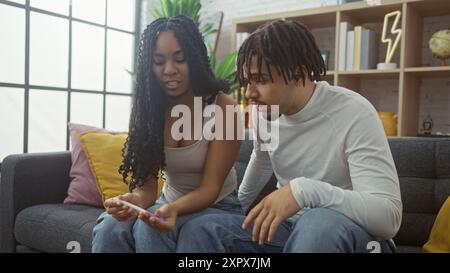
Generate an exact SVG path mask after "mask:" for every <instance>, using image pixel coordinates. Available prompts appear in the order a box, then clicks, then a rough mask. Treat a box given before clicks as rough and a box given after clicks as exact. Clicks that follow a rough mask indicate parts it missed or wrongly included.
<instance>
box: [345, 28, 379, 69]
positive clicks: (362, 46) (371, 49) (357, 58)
mask: <svg viewBox="0 0 450 273" xmlns="http://www.w3.org/2000/svg"><path fill="white" fill-rule="evenodd" d="M377 52H378V41H377V40H376V35H375V31H373V30H371V29H367V28H364V27H362V26H355V27H354V30H350V31H348V32H347V45H346V50H345V53H346V56H345V70H347V71H359V70H366V69H373V68H375V67H376V63H377ZM339 67H341V64H339Z"/></svg>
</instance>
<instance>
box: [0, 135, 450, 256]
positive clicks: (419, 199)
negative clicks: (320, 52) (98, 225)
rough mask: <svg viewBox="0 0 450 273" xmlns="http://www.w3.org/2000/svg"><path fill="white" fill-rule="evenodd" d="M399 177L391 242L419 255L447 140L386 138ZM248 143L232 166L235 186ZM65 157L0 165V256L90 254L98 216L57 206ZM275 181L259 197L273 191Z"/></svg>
mask: <svg viewBox="0 0 450 273" xmlns="http://www.w3.org/2000/svg"><path fill="white" fill-rule="evenodd" d="M389 144H390V146H391V150H392V153H393V155H394V160H395V163H396V166H397V170H398V173H399V176H400V183H401V192H402V200H403V219H402V225H401V228H400V231H399V232H398V234H397V235H396V237H395V238H394V241H395V243H396V244H397V250H398V252H420V251H421V246H422V245H423V244H424V243H425V242H426V241H427V239H428V235H429V233H430V230H431V227H432V225H433V223H434V220H435V218H436V214H437V212H438V211H439V208H440V207H441V206H442V204H443V202H444V201H445V200H446V198H447V197H448V196H449V195H450V139H449V138H390V139H389ZM251 150H252V143H251V142H250V141H244V142H243V143H242V146H241V151H240V153H239V156H238V158H237V161H236V163H235V167H236V169H237V173H238V179H239V181H241V179H242V176H243V174H244V171H245V168H246V166H247V162H248V160H249V156H250V153H251ZM70 166H71V159H70V153H69V152H58V153H45V154H44V153H41V154H21V155H11V156H8V157H7V158H5V159H4V161H3V163H2V166H1V184H0V217H1V219H0V247H1V252H35V251H39V252H69V250H68V249H67V244H68V243H69V242H70V241H77V242H79V243H80V247H81V252H90V251H91V239H92V229H93V227H94V224H95V220H96V219H97V217H98V216H99V215H100V213H101V212H102V211H103V210H102V209H101V208H95V207H90V206H85V205H67V204H62V201H63V200H64V198H65V197H66V193H67V188H68V186H69V183H70V178H69V170H70ZM275 182H276V181H275V179H274V177H273V178H272V179H271V182H269V183H268V185H267V186H266V187H265V188H264V190H263V191H262V193H261V195H260V198H261V197H262V196H264V195H265V194H267V193H268V192H270V191H271V190H273V189H274V188H275Z"/></svg>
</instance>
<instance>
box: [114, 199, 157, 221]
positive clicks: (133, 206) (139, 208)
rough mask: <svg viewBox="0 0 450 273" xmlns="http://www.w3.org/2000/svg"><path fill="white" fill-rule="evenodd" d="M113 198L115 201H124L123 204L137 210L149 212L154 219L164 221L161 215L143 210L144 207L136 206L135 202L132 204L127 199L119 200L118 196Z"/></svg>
mask: <svg viewBox="0 0 450 273" xmlns="http://www.w3.org/2000/svg"><path fill="white" fill-rule="evenodd" d="M115 199H116V200H117V201H119V202H122V203H124V204H125V205H127V206H128V207H130V208H132V209H134V210H136V211H137V212H144V213H148V214H150V216H151V217H155V218H156V220H159V221H164V219H163V218H161V217H159V216H156V215H155V214H154V213H152V212H150V211H147V210H145V209H143V208H141V207H138V206H136V205H135V204H132V203H130V202H127V201H124V200H121V199H119V198H115Z"/></svg>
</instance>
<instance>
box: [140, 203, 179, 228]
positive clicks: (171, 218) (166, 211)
mask: <svg viewBox="0 0 450 273" xmlns="http://www.w3.org/2000/svg"><path fill="white" fill-rule="evenodd" d="M155 214H156V216H158V217H161V218H164V221H160V220H158V219H156V218H155V217H152V216H150V214H149V213H145V212H141V213H139V216H138V217H139V219H141V220H142V221H144V222H145V223H147V224H148V225H149V226H150V227H152V228H154V229H156V230H158V231H159V232H162V233H167V232H169V231H171V230H172V228H173V227H174V226H175V223H176V220H177V216H178V212H177V211H176V210H175V208H174V207H173V206H172V205H171V204H170V203H168V204H164V205H162V206H161V207H160V208H159V209H157V210H156V212H155Z"/></svg>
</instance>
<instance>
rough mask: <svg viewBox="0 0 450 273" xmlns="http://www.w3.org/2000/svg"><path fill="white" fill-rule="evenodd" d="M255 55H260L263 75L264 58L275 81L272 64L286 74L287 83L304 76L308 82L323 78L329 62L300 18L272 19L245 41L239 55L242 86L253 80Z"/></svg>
mask: <svg viewBox="0 0 450 273" xmlns="http://www.w3.org/2000/svg"><path fill="white" fill-rule="evenodd" d="M252 57H256V60H257V66H258V76H259V77H260V76H261V67H262V64H263V61H264V62H265V63H266V64H267V68H268V74H269V76H270V80H271V81H272V82H273V77H272V71H271V69H270V65H271V66H272V67H274V68H275V69H276V70H277V72H278V73H279V74H280V75H281V76H282V77H283V79H284V82H285V83H286V84H288V82H289V81H291V80H295V81H296V82H298V81H299V80H300V79H301V80H302V81H303V85H305V79H306V78H309V79H310V80H311V81H320V80H321V76H322V75H323V76H324V75H325V74H326V67H325V62H324V60H323V58H322V54H321V52H320V50H319V48H318V47H317V44H316V41H315V39H314V36H313V35H312V34H311V32H310V31H309V30H308V28H307V27H306V26H305V25H303V24H302V23H300V22H297V21H288V20H276V21H271V22H268V23H266V24H264V25H262V26H260V27H259V28H258V29H257V30H256V31H255V32H253V33H252V34H251V35H250V36H249V37H248V38H247V39H246V40H245V41H244V43H243V44H242V46H241V48H240V49H239V53H238V57H237V75H236V77H237V78H238V80H239V83H240V85H241V86H245V85H246V83H247V82H248V81H249V80H252V74H251V73H250V64H251V60H252ZM244 72H245V73H244ZM245 74H246V75H247V76H245Z"/></svg>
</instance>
